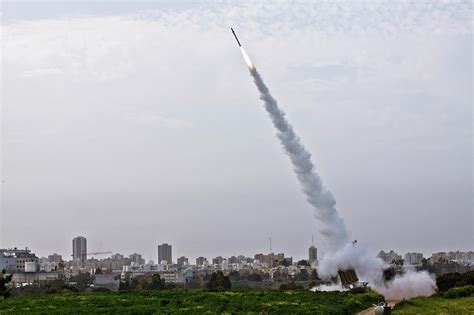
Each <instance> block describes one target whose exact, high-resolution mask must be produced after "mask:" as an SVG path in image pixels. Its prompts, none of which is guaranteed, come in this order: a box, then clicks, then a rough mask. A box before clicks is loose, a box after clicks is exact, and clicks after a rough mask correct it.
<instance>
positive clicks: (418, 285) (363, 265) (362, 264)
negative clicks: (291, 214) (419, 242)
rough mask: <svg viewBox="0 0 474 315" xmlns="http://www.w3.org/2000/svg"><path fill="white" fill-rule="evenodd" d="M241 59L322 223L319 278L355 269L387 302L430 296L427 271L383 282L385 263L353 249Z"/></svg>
mask: <svg viewBox="0 0 474 315" xmlns="http://www.w3.org/2000/svg"><path fill="white" fill-rule="evenodd" d="M240 50H241V52H242V56H243V58H244V60H245V62H246V63H247V66H248V69H249V72H250V74H251V76H252V77H253V80H254V83H255V85H256V87H257V89H258V91H259V93H260V99H261V100H262V101H263V103H264V107H265V110H266V111H267V113H268V114H269V116H270V119H271V120H272V123H273V126H274V127H275V128H276V129H277V131H278V133H277V137H278V139H279V140H280V142H281V144H282V146H283V148H284V150H285V153H286V154H287V155H288V156H289V157H290V160H291V163H292V165H293V168H294V172H295V174H296V177H297V178H298V181H299V182H300V184H301V186H302V190H303V193H304V194H305V196H306V200H307V201H308V202H309V204H310V205H311V206H312V207H313V209H314V213H313V214H314V217H315V218H316V219H317V220H318V221H319V223H320V227H319V233H320V234H321V235H322V236H323V238H324V241H325V242H326V244H327V245H328V248H329V250H330V252H329V253H328V254H326V255H325V256H324V257H323V259H322V260H321V262H320V266H319V268H318V273H319V275H320V276H321V277H322V278H324V279H327V280H329V279H330V278H331V277H336V276H337V271H338V269H342V270H346V269H352V268H353V269H355V271H356V272H357V273H358V275H359V276H360V277H361V280H363V281H368V282H369V283H370V285H371V286H372V287H373V288H374V289H376V290H377V291H379V292H381V293H383V294H384V296H385V297H386V298H388V299H394V298H396V299H402V298H411V297H415V296H429V295H431V294H432V293H433V292H434V291H435V288H436V285H435V281H434V279H433V277H432V276H431V275H429V274H428V273H427V272H414V271H411V270H406V271H405V273H404V274H403V275H399V276H397V277H395V279H393V280H391V281H389V282H387V283H384V282H383V281H382V274H383V270H384V268H385V266H384V262H383V261H382V260H381V259H379V258H377V257H373V255H371V254H370V252H369V251H368V249H367V248H366V247H364V246H354V244H351V242H349V233H348V231H347V228H346V225H345V223H344V220H343V219H342V218H341V216H340V215H339V213H338V212H337V210H336V200H335V199H334V197H333V195H332V194H331V192H330V191H329V190H327V189H326V188H325V187H324V186H323V183H322V180H321V178H320V176H319V175H318V174H317V173H316V171H315V166H314V165H313V163H312V162H311V154H310V153H309V152H308V151H307V150H306V149H305V147H304V146H303V144H302V143H301V141H300V139H299V137H298V136H297V135H296V134H295V132H294V130H293V127H292V126H291V124H289V123H288V120H287V119H286V118H285V112H284V111H283V110H282V109H280V108H279V106H278V103H277V101H276V100H275V99H274V98H273V96H272V95H271V94H270V91H269V89H268V87H267V86H266V85H265V83H264V82H263V79H262V77H261V76H260V74H259V72H258V71H257V68H256V67H255V65H254V64H253V63H252V61H251V59H250V57H249V56H248V54H247V53H246V51H245V49H244V48H243V47H240ZM331 288H332V289H334V288H335V286H330V287H324V288H322V290H331Z"/></svg>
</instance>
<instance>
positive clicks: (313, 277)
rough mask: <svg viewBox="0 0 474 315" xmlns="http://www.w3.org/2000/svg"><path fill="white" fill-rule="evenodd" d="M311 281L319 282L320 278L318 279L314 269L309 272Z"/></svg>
mask: <svg viewBox="0 0 474 315" xmlns="http://www.w3.org/2000/svg"><path fill="white" fill-rule="evenodd" d="M311 280H315V281H319V280H321V278H319V275H318V271H317V270H316V269H313V270H312V271H311Z"/></svg>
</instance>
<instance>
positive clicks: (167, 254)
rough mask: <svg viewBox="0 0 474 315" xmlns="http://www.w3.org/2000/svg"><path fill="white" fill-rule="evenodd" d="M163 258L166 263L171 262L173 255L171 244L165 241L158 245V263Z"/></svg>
mask: <svg viewBox="0 0 474 315" xmlns="http://www.w3.org/2000/svg"><path fill="white" fill-rule="evenodd" d="M163 260H166V262H167V263H168V264H172V263H173V257H172V255H171V245H168V244H166V243H164V244H161V245H158V263H159V264H161V262H162V261H163Z"/></svg>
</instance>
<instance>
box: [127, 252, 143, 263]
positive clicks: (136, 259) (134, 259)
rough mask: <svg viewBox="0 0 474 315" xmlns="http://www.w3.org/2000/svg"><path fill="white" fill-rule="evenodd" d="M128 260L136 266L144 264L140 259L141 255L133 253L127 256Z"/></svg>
mask: <svg viewBox="0 0 474 315" xmlns="http://www.w3.org/2000/svg"><path fill="white" fill-rule="evenodd" d="M128 258H129V259H130V262H131V263H134V264H135V265H137V266H141V265H144V264H145V259H143V258H142V255H140V254H137V253H134V254H131V255H128Z"/></svg>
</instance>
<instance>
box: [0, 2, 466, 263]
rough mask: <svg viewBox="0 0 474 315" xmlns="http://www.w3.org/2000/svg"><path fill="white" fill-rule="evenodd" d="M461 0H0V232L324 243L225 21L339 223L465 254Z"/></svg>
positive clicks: (197, 242)
mask: <svg viewBox="0 0 474 315" xmlns="http://www.w3.org/2000/svg"><path fill="white" fill-rule="evenodd" d="M472 16H473V7H472V2H471V1H465V2H463V1H439V2H438V1H403V2H402V1H387V2H381V1H380V2H379V1H368V2H357V3H354V2H347V3H345V2H337V3H336V2H331V3H327V2H322V1H321V2H315V3H313V4H304V3H300V2H291V3H276V2H268V3H266V4H250V3H242V4H234V3H232V4H230V3H228V2H218V3H209V2H206V3H203V4H199V3H196V4H172V3H150V2H144V3H138V2H128V3H114V2H102V3H98V2H93V3H85V2H75V3H67V2H55V3H50V4H48V3H35V2H30V3H5V2H3V3H2V9H1V18H2V22H1V36H2V37H1V38H2V39H1V43H2V50H1V57H2V63H1V74H2V77H1V85H2V87H1V94H2V95H1V105H2V108H1V116H2V135H1V140H2V152H1V157H2V176H1V177H2V186H1V187H2V194H1V198H2V208H1V213H0V214H1V217H0V220H1V221H0V229H1V235H0V247H13V246H18V247H24V246H28V247H29V248H31V249H32V250H33V251H34V252H36V253H37V254H38V255H40V256H41V255H48V254H51V253H53V252H58V253H60V254H63V255H64V256H65V257H69V255H70V254H71V239H72V238H73V237H74V236H77V235H83V236H86V237H87V239H88V247H89V249H90V250H91V251H108V250H110V251H114V252H120V253H123V254H130V253H132V252H139V253H142V254H143V255H144V256H145V258H147V259H155V260H156V255H157V249H156V245H157V244H158V243H161V242H168V243H171V244H172V245H173V255H174V257H177V256H180V255H186V256H188V257H190V258H194V257H196V256H200V255H204V256H208V257H212V256H217V255H223V256H228V255H232V254H245V255H253V254H255V253H257V252H267V251H268V246H269V245H268V238H269V236H271V237H272V239H273V250H274V251H283V252H285V253H286V254H288V255H292V256H294V257H295V258H303V257H306V254H307V247H308V246H309V245H310V244H311V235H312V234H314V240H315V244H316V246H318V247H321V248H322V252H323V253H324V247H325V245H324V243H322V241H321V238H320V236H319V235H318V234H317V232H316V228H317V226H318V222H317V221H316V220H315V219H314V218H313V216H312V210H311V207H310V206H309V205H308V204H307V203H306V201H305V198H304V196H303V194H302V193H301V189H300V187H299V184H298V182H297V180H296V178H295V176H294V175H293V172H292V167H291V164H290V162H289V160H288V157H287V156H285V155H284V153H283V151H282V149H281V147H280V144H279V142H278V141H277V139H276V138H275V130H274V129H273V127H272V125H271V123H270V121H269V119H268V117H267V116H266V113H265V111H264V110H263V108H262V104H261V101H260V100H259V98H258V93H257V91H256V89H255V86H254V85H253V82H252V80H251V78H250V76H249V74H248V71H247V69H246V66H245V64H244V62H243V60H242V57H241V55H240V52H239V50H238V49H237V46H236V43H235V41H234V38H233V37H232V34H231V33H230V30H229V27H230V26H233V27H234V29H235V30H236V32H237V34H238V36H239V37H240V40H241V42H242V43H243V44H244V46H245V47H246V50H247V51H248V53H249V55H250V57H251V58H252V60H253V61H254V63H255V64H256V66H257V68H258V69H259V71H260V72H261V73H262V75H263V76H264V79H265V81H266V83H267V84H268V86H269V87H270V89H271V91H272V93H273V95H274V96H275V98H276V99H277V100H278V101H279V103H280V105H281V107H282V108H283V109H284V110H285V111H286V112H287V118H288V119H289V121H290V122H291V123H292V124H293V126H294V128H295V131H296V132H297V133H298V134H299V136H300V137H301V139H302V142H303V143H304V144H305V146H306V147H307V148H308V150H309V151H310V152H312V155H313V162H315V164H316V167H317V170H318V172H319V173H320V174H321V176H322V178H323V180H324V182H325V185H326V186H327V188H328V189H330V190H331V191H332V193H333V194H334V196H335V198H336V200H337V207H338V210H339V212H340V214H341V216H342V217H343V218H344V220H345V221H346V223H347V226H348V228H349V230H350V232H351V235H352V237H353V238H356V239H358V240H359V243H361V244H365V245H366V246H368V247H370V248H371V249H372V250H373V251H374V252H376V251H378V250H380V249H386V250H387V249H395V250H397V251H400V252H401V253H405V252H406V251H422V252H424V253H425V254H431V253H432V252H434V251H440V250H455V249H461V250H473V249H474V248H472V245H473V244H474V218H473V173H472V167H473V166H472V163H473V156H472V148H473V140H472V134H473V127H472V119H473V115H472V104H473V99H472V90H473V81H472V73H473V62H472V55H473V51H472V50H473V46H472V45H473V44H472V43H473V42H472V26H473V17H472Z"/></svg>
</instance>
